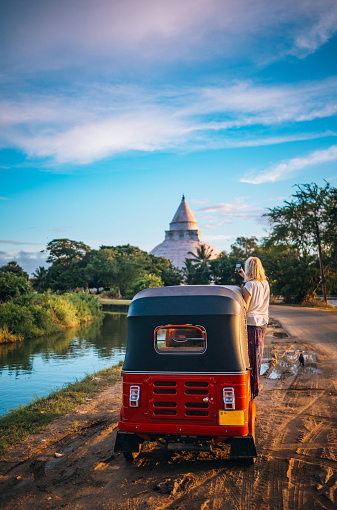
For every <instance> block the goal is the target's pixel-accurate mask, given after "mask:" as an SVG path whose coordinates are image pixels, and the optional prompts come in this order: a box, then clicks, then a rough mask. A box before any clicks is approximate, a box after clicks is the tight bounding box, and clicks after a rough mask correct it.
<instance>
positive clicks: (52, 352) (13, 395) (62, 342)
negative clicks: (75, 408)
mask: <svg viewBox="0 0 337 510" xmlns="http://www.w3.org/2000/svg"><path fill="white" fill-rule="evenodd" d="M125 348H126V314H115V313H106V314H104V318H103V319H102V320H100V321H96V322H93V323H91V324H89V325H86V326H81V327H78V328H75V329H71V330H65V331H64V332H62V333H59V334H57V335H53V336H46V337H41V338H35V339H33V340H26V341H24V342H20V343H16V344H5V345H0V388H1V390H0V415H4V414H6V413H7V412H8V411H10V410H12V409H15V408H17V407H18V406H19V405H20V404H22V405H25V404H27V403H28V402H31V401H32V400H33V399H34V397H35V396H38V397H42V396H47V395H48V394H49V393H50V392H51V391H52V390H54V389H56V388H61V387H62V386H63V385H64V384H66V383H69V382H74V381H75V379H79V380H80V379H83V378H84V377H85V376H86V374H92V373H93V372H96V371H98V370H101V369H103V368H108V367H111V366H112V365H115V364H117V363H118V362H119V361H120V360H123V359H124V355H125Z"/></svg>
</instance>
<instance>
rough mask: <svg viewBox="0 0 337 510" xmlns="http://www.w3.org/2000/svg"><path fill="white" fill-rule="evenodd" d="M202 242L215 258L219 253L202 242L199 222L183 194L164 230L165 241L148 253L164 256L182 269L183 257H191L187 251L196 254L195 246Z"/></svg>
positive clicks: (216, 249)
mask: <svg viewBox="0 0 337 510" xmlns="http://www.w3.org/2000/svg"><path fill="white" fill-rule="evenodd" d="M202 244H203V245H205V247H206V248H207V249H208V250H212V255H211V257H210V258H211V259H215V258H216V257H217V256H218V255H219V254H220V253H221V252H220V250H218V248H216V247H215V246H213V245H212V244H209V243H203V242H202V237H201V232H200V230H199V224H198V222H197V221H196V219H195V218H194V216H193V213H192V211H191V209H190V208H189V206H188V205H187V202H186V200H185V197H184V196H183V198H182V201H181V203H180V205H179V207H178V209H177V212H176V213H175V215H174V217H173V220H172V221H171V223H170V230H166V231H165V241H163V242H162V243H160V244H158V245H157V246H156V247H155V248H153V250H152V251H150V254H151V255H155V256H156V257H165V258H167V259H169V260H170V261H171V262H172V264H173V265H174V266H175V267H177V268H179V269H182V268H183V267H184V264H185V259H186V258H187V259H191V258H193V256H192V255H191V254H189V252H192V253H194V254H195V255H197V248H200V246H201V245H202Z"/></svg>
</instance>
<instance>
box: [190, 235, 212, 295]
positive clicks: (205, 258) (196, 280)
mask: <svg viewBox="0 0 337 510" xmlns="http://www.w3.org/2000/svg"><path fill="white" fill-rule="evenodd" d="M212 251H213V250H212V249H210V248H207V246H206V245H205V244H201V245H200V246H199V247H198V248H197V250H196V253H194V252H191V251H189V252H188V254H189V255H191V258H186V259H185V267H184V268H183V275H184V277H185V281H186V283H187V284H188V285H207V284H208V283H210V281H211V270H210V259H211V257H212Z"/></svg>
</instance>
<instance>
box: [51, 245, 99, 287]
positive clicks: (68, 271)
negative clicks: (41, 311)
mask: <svg viewBox="0 0 337 510" xmlns="http://www.w3.org/2000/svg"><path fill="white" fill-rule="evenodd" d="M46 251H48V252H49V256H48V258H47V262H48V263H51V266H50V267H49V269H48V274H47V278H46V281H45V283H44V288H46V287H48V288H50V289H52V290H54V291H61V292H66V291H68V290H75V289H77V288H86V287H87V285H88V277H87V274H86V271H85V268H86V265H87V262H88V261H87V257H88V254H89V252H90V247H89V246H87V245H86V244H84V243H82V242H78V241H72V240H70V239H54V240H53V241H50V243H48V244H47V248H46Z"/></svg>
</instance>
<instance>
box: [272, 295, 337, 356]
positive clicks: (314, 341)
mask: <svg viewBox="0 0 337 510" xmlns="http://www.w3.org/2000/svg"><path fill="white" fill-rule="evenodd" d="M269 313H270V316H271V317H273V318H274V319H277V320H278V321H280V322H281V324H282V325H283V327H284V329H285V330H286V331H288V333H289V334H290V335H291V336H293V337H297V338H298V339H299V340H302V341H304V342H307V343H309V344H311V345H312V346H313V347H314V346H315V345H320V347H321V348H323V349H324V350H325V351H327V352H329V354H330V355H331V356H333V358H336V359H337V313H336V312H329V311H324V310H317V309H315V308H298V307H292V306H278V305H271V306H270V310H269Z"/></svg>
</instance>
